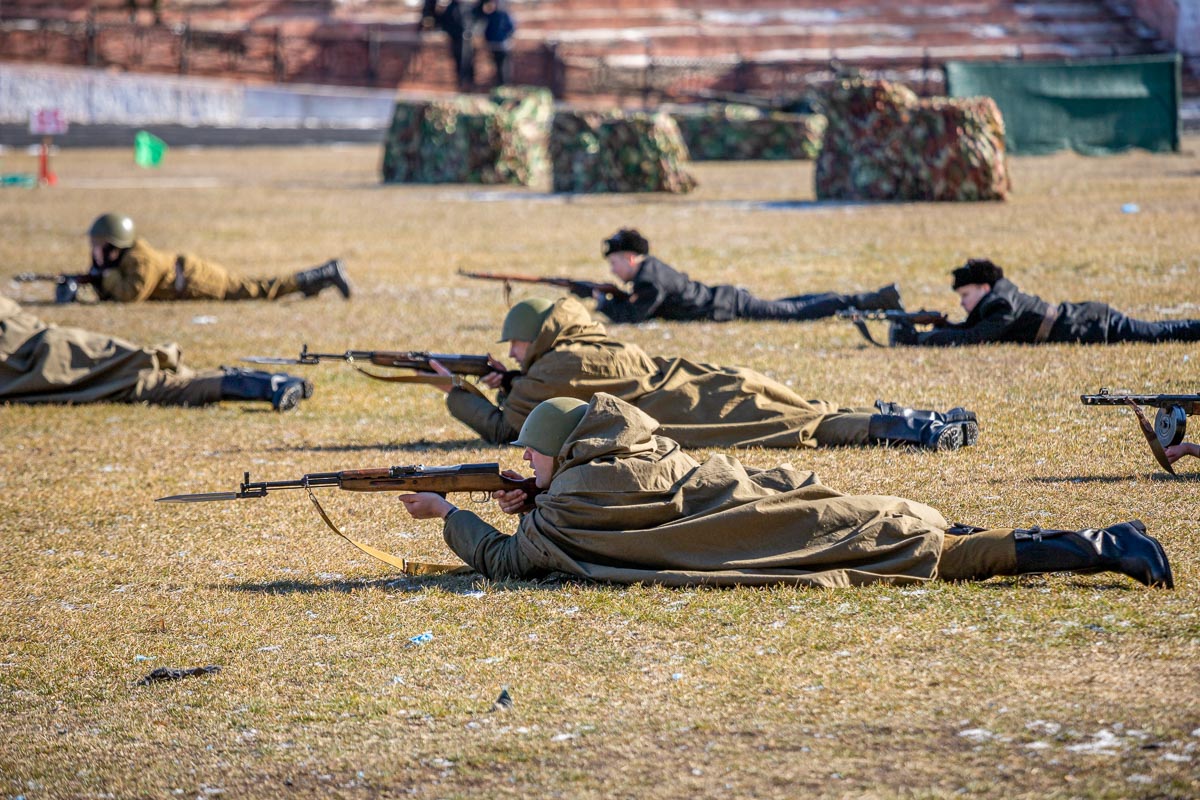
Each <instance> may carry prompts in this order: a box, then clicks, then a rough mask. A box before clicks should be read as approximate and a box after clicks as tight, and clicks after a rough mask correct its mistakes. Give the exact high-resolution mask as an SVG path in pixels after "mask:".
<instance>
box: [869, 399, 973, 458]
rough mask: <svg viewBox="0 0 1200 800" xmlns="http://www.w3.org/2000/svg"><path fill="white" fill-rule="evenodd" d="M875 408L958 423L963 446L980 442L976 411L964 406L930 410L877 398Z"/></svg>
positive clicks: (915, 417) (885, 412)
mask: <svg viewBox="0 0 1200 800" xmlns="http://www.w3.org/2000/svg"><path fill="white" fill-rule="evenodd" d="M875 408H876V409H877V410H878V411H879V413H880V414H895V415H899V416H904V417H912V418H913V419H935V420H939V421H940V422H943V423H946V424H955V425H958V427H959V429H960V432H961V433H962V443H963V447H974V446H975V445H976V444H977V443H978V442H979V418H978V417H977V416H976V415H975V412H974V411H968V410H967V409H965V408H963V407H962V406H955V407H954V408H952V409H950V410H949V411H929V410H926V409H920V408H910V407H909V406H906V405H902V404H901V403H889V402H887V401H884V400H876V401H875Z"/></svg>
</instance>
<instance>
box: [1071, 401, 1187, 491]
mask: <svg viewBox="0 0 1200 800" xmlns="http://www.w3.org/2000/svg"><path fill="white" fill-rule="evenodd" d="M1079 399H1080V400H1081V401H1082V402H1083V404H1084V405H1085V406H1129V407H1130V408H1132V409H1133V413H1134V416H1136V417H1137V420H1138V427H1140V428H1141V430H1142V435H1143V436H1145V437H1146V442H1147V444H1149V445H1150V452H1152V453H1154V458H1155V460H1157V461H1158V463H1159V465H1160V466H1161V467H1162V468H1163V469H1165V470H1166V471H1167V472H1169V473H1171V474H1172V475H1174V474H1175V470H1174V469H1173V468H1172V466H1171V462H1170V460H1169V459H1168V458H1167V454H1166V452H1165V449H1166V448H1168V447H1171V446H1172V445H1176V444H1179V443H1180V442H1182V441H1183V437H1184V436H1185V435H1186V434H1187V418H1188V417H1189V416H1196V415H1198V414H1200V394H1125V393H1121V392H1111V391H1109V390H1108V389H1107V388H1105V389H1101V390H1100V393H1099V394H1083V395H1080V396H1079ZM1142 406H1150V407H1152V408H1157V409H1158V413H1156V414H1155V415H1154V423H1153V424H1151V422H1150V420H1149V419H1147V418H1146V414H1145V412H1144V411H1142Z"/></svg>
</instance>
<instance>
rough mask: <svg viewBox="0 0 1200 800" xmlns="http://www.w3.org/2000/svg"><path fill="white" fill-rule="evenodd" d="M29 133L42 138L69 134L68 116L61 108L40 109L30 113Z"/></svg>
mask: <svg viewBox="0 0 1200 800" xmlns="http://www.w3.org/2000/svg"><path fill="white" fill-rule="evenodd" d="M29 132H30V133H32V134H35V135H40V136H61V135H62V134H64V133H66V132H67V114H66V112H65V111H63V110H62V109H61V108H39V109H38V110H37V111H30V112H29Z"/></svg>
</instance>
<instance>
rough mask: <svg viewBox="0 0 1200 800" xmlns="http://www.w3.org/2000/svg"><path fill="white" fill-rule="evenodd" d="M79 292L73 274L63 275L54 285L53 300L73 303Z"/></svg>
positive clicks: (77, 282)
mask: <svg viewBox="0 0 1200 800" xmlns="http://www.w3.org/2000/svg"><path fill="white" fill-rule="evenodd" d="M78 294H79V281H78V280H76V279H75V276H74V275H63V276H62V277H61V278H59V279H58V283H56V284H55V285H54V302H56V303H74V302H75V299H76V295H78Z"/></svg>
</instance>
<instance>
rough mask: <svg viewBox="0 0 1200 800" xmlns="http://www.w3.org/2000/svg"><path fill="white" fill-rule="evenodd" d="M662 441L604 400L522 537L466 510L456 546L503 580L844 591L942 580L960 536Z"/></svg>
mask: <svg viewBox="0 0 1200 800" xmlns="http://www.w3.org/2000/svg"><path fill="white" fill-rule="evenodd" d="M656 428H658V425H657V423H656V422H655V421H654V420H653V419H651V418H650V417H649V416H647V415H646V414H644V413H642V412H641V411H639V410H638V409H636V408H634V407H633V406H631V405H629V404H628V403H625V402H623V401H621V400H619V399H617V398H616V397H613V396H611V395H607V394H597V395H596V396H595V397H593V398H592V400H591V403H590V405H589V408H588V410H587V413H586V414H585V415H584V417H583V419H582V421H581V422H580V423H579V425H578V426H577V427H576V428H575V430H574V431H573V432H572V433H571V434H570V436H569V437H568V438H567V441H566V443H565V444H564V445H563V448H562V450H561V452H560V454H559V461H558V464H557V468H556V471H555V473H554V476H553V478H552V480H551V482H550V485H549V488H548V489H547V490H546V491H545V492H543V493H541V494H539V495H538V496H537V498H536V507H535V508H534V510H532V511H530V512H529V513H528V514H526V515H524V517H523V518H522V519H521V524H520V527H519V528H518V529H517V532H516V534H515V535H513V536H506V535H504V534H502V533H500V532H499V531H497V530H496V529H495V528H493V527H491V526H490V525H488V524H487V523H485V522H484V521H483V520H481V519H480V518H479V517H478V516H476V515H475V514H473V513H471V512H469V511H463V510H459V511H455V512H454V513H452V514H450V515H449V516H448V517H446V522H445V528H444V536H445V539H446V543H447V545H449V547H450V548H451V549H452V550H453V551H454V552H455V553H456V554H458V556H459V557H460V558H462V559H463V560H464V561H465V562H466V563H467V564H469V565H471V566H472V567H473V568H474V569H476V570H478V571H479V572H480V573H482V574H484V575H486V576H488V577H490V578H493V579H497V580H501V579H506V578H531V577H536V576H539V575H542V574H545V573H547V572H552V571H559V572H566V573H569V574H572V575H578V576H581V577H584V578H590V579H593V580H599V581H612V582H616V583H641V582H645V583H662V584H671V585H692V584H710V585H732V584H776V583H789V584H810V585H816V586H829V587H833V586H851V585H857V584H865V583H873V582H877V581H886V582H890V583H915V582H921V581H928V580H931V579H933V578H935V577H937V574H938V562H939V557H940V554H941V552H942V543H943V536H944V531H945V529H946V528H947V527H949V525H948V523H947V522H946V520H945V519H944V518H943V517H942V515H941V514H940V513H938V512H937V511H936V510H935V509H933V508H930V507H929V506H927V505H924V504H923V503H917V502H914V501H912V500H905V499H903V498H899V497H887V496H877V495H865V496H850V495H844V494H842V493H840V492H837V491H835V490H833V489H830V488H828V487H826V486H822V485H821V484H820V482H819V481H818V480H817V477H816V476H815V475H814V474H813V473H811V472H800V471H796V470H794V469H792V468H791V467H790V466H783V467H778V468H776V469H772V470H765V471H764V470H756V469H750V468H747V467H745V466H743V465H742V464H741V463H740V462H738V461H737V460H736V459H733V458H730V457H728V456H724V455H714V456H711V457H710V458H709V459H708V460H706V461H704V462H703V463H699V462H697V461H696V460H695V459H693V458H692V457H691V456H689V455H687V454H686V453H684V452H683V451H682V450H681V449H680V447H679V445H678V444H676V443H675V442H674V441H672V440H671V439H669V438H667V437H665V436H658V435H655V430H656ZM952 538H960V539H963V540H966V539H969V538H972V537H952Z"/></svg>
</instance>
